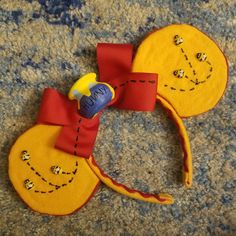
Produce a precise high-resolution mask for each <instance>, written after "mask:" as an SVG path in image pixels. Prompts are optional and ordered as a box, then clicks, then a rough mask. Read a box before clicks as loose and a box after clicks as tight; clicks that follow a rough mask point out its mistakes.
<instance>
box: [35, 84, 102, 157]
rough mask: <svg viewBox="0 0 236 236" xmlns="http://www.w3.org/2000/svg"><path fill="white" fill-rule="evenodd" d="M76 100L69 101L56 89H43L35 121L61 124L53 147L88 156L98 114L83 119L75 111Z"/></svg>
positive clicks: (96, 128)
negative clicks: (91, 117)
mask: <svg viewBox="0 0 236 236" xmlns="http://www.w3.org/2000/svg"><path fill="white" fill-rule="evenodd" d="M77 109H78V108H77V101H71V100H69V99H68V98H67V97H66V96H64V95H62V94H61V93H59V92H58V91H56V90H54V89H51V88H47V89H45V90H44V94H43V99H42V103H41V106H40V111H39V115H38V119H37V123H40V124H50V125H61V126H63V127H62V129H61V132H60V134H59V136H58V138H57V140H56V143H55V147H56V148H58V149H60V150H62V151H64V152H68V153H70V154H72V155H77V156H81V157H85V158H88V157H89V156H90V155H91V154H92V149H93V146H94V143H95V140H96V136H97V131H98V126H99V115H97V116H96V117H94V118H93V119H85V118H83V117H81V116H80V115H79V114H78V112H77Z"/></svg>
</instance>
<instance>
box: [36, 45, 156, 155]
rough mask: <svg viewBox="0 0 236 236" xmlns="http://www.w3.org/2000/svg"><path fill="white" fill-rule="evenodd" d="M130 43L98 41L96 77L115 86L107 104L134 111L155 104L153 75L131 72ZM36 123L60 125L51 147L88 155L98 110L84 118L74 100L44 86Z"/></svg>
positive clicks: (148, 108) (94, 132)
mask: <svg viewBox="0 0 236 236" xmlns="http://www.w3.org/2000/svg"><path fill="white" fill-rule="evenodd" d="M132 54H133V47H132V45H130V44H98V46H97V57H98V67H99V81H101V82H106V83H109V84H110V85H111V86H112V87H113V88H114V90H115V98H114V100H113V101H112V102H111V103H110V105H112V106H114V107H117V108H120V109H129V110H136V111H152V110H153V109H154V107H155V102H156V92H157V75H156V74H150V73H132V72H131V65H132ZM37 123H42V124H49V125H59V126H62V129H61V132H60V134H59V136H58V137H57V140H56V143H55V147H56V148H58V149H60V150H63V151H65V152H68V153H70V154H73V155H77V156H80V157H85V158H88V157H89V156H90V155H91V154H92V150H93V146H94V142H95V139H96V136H97V132H98V126H99V114H98V115H97V116H95V117H94V118H93V119H85V118H83V117H81V116H80V115H79V114H78V111H77V101H70V100H69V99H68V98H67V97H66V96H64V95H62V94H60V93H59V92H57V91H56V90H54V89H50V88H48V89H45V91H44V94H43V99H42V103H41V107H40V112H39V116H38V119H37Z"/></svg>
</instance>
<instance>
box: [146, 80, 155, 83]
mask: <svg viewBox="0 0 236 236" xmlns="http://www.w3.org/2000/svg"><path fill="white" fill-rule="evenodd" d="M148 83H150V84H155V83H156V81H155V80H149V81H148Z"/></svg>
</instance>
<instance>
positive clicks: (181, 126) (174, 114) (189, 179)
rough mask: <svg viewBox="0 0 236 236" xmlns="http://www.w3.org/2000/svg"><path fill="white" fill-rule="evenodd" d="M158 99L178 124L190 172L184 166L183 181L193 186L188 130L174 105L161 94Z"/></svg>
mask: <svg viewBox="0 0 236 236" xmlns="http://www.w3.org/2000/svg"><path fill="white" fill-rule="evenodd" d="M157 100H158V101H159V102H160V103H161V104H162V105H163V106H164V107H165V108H167V109H168V110H169V111H171V116H172V118H173V119H174V120H175V121H176V123H177V124H178V132H179V134H180V137H181V142H182V146H183V148H184V150H185V152H186V160H184V164H185V165H186V166H187V168H188V172H186V171H185V170H184V168H183V183H184V185H185V186H186V187H191V186H192V178H193V167H192V153H191V147H190V142H189V138H188V134H187V131H186V129H185V126H184V124H183V121H182V119H181V118H180V117H179V115H178V114H177V112H176V111H175V110H174V109H173V107H172V106H171V105H170V104H169V103H168V102H167V101H166V100H165V99H163V98H162V97H161V96H159V95H157Z"/></svg>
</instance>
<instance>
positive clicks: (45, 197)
mask: <svg viewBox="0 0 236 236" xmlns="http://www.w3.org/2000/svg"><path fill="white" fill-rule="evenodd" d="M61 129H62V128H61V127H60V126H51V125H36V126H34V127H32V128H31V129H29V130H28V131H26V132H25V133H24V134H22V135H21V136H20V137H19V138H18V139H17V141H16V143H15V144H14V145H13V147H12V149H11V152H10V155H9V177H10V180H11V182H12V184H13V186H14V188H15V189H16V191H17V193H18V194H19V195H20V197H21V198H22V199H23V201H24V202H25V203H26V204H27V205H28V206H29V207H30V208H32V209H33V210H35V211H37V212H41V213H47V214H51V215H65V214H70V213H72V212H74V211H75V210H77V209H79V208H80V207H82V206H83V205H84V204H86V202H87V201H88V200H89V199H90V198H91V197H92V195H93V193H94V192H95V189H96V187H97V186H98V184H99V179H98V178H97V177H96V175H95V174H94V173H93V171H92V170H91V169H90V167H89V166H88V164H87V163H86V160H85V159H84V158H77V157H75V156H72V155H70V154H68V153H65V152H62V151H60V150H57V149H55V148H54V143H55V141H56V138H57V136H58V135H59V133H60V131H61ZM23 150H26V151H27V152H28V153H29V154H30V158H29V160H25V161H24V160H22V158H21V152H22V151H23ZM53 166H59V167H61V168H62V173H61V174H58V175H55V174H54V173H53V171H52V170H51V168H52V167H53ZM26 179H29V180H30V181H32V182H33V183H34V187H33V188H31V189H30V190H27V189H26V188H25V186H24V181H25V180H26Z"/></svg>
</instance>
